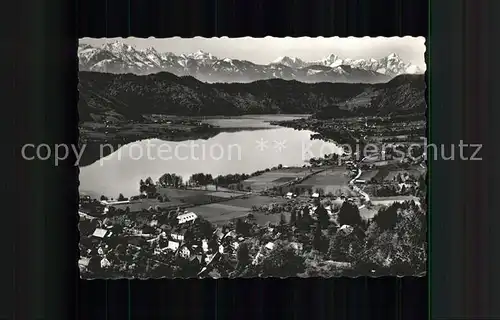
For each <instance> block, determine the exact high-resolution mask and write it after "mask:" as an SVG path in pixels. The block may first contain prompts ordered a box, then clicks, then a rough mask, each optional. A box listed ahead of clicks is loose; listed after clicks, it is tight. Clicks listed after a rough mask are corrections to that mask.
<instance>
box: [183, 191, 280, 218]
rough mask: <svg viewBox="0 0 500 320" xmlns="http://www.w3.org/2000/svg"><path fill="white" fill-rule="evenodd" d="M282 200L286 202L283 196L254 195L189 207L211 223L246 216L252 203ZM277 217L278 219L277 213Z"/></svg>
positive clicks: (278, 201)
mask: <svg viewBox="0 0 500 320" xmlns="http://www.w3.org/2000/svg"><path fill="white" fill-rule="evenodd" d="M283 202H286V200H285V199H283V198H273V197H265V196H254V197H249V198H246V199H233V200H229V201H225V202H223V203H211V204H206V205H201V206H197V207H193V208H191V211H193V212H194V213H196V214H198V215H199V216H201V217H203V218H204V219H206V220H208V221H210V222H212V223H215V224H224V223H226V222H227V221H230V220H232V219H236V218H240V217H244V216H246V215H247V214H248V213H250V211H251V210H252V206H254V205H255V206H257V207H258V206H261V205H265V204H270V203H283ZM254 215H255V214H254ZM259 215H260V214H259ZM256 218H257V216H256ZM269 219H271V220H273V219H272V218H262V217H261V218H259V219H257V220H258V221H265V222H267V221H268V220H269ZM277 219H278V221H279V215H278V218H277ZM269 221H270V220H269ZM265 222H264V223H265Z"/></svg>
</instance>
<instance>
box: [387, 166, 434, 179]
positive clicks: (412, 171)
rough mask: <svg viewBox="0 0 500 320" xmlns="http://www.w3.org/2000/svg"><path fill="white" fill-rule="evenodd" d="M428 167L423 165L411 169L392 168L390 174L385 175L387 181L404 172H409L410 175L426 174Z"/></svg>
mask: <svg viewBox="0 0 500 320" xmlns="http://www.w3.org/2000/svg"><path fill="white" fill-rule="evenodd" d="M425 171H426V169H425V168H422V167H421V166H412V167H411V168H409V169H400V170H391V171H390V172H389V173H388V175H387V176H386V177H385V180H386V181H392V180H393V179H394V177H396V176H397V175H398V174H400V173H401V174H404V173H406V172H407V173H408V174H409V175H410V176H414V177H416V178H417V177H419V176H421V175H423V174H425Z"/></svg>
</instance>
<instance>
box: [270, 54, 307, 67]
mask: <svg viewBox="0 0 500 320" xmlns="http://www.w3.org/2000/svg"><path fill="white" fill-rule="evenodd" d="M271 64H281V65H284V66H287V67H290V68H302V67H304V66H305V65H306V63H305V62H304V61H302V60H301V59H299V58H297V57H287V56H283V57H278V58H277V59H275V60H274V61H273V62H271Z"/></svg>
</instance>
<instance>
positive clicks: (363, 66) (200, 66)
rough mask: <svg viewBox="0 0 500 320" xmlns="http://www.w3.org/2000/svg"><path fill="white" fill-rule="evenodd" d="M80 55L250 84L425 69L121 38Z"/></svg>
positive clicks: (122, 66)
mask: <svg viewBox="0 0 500 320" xmlns="http://www.w3.org/2000/svg"><path fill="white" fill-rule="evenodd" d="M78 60H79V69H80V71H94V72H104V73H114V74H125V73H132V74H136V75H147V74H152V73H158V72H169V73H172V74H174V75H176V76H192V77H194V78H196V79H198V80H200V81H202V82H208V83H219V82H223V83H231V82H240V83H248V82H253V81H258V80H268V79H276V78H277V79H283V80H297V81H300V82H306V83H317V82H346V83H381V82H387V81H389V80H390V79H392V78H394V77H395V76H398V75H402V74H420V73H422V70H420V69H419V68H418V67H417V66H415V65H413V64H411V63H406V62H404V61H403V60H402V59H401V58H400V57H399V56H398V55H397V54H395V53H391V54H390V55H388V56H386V57H383V58H380V59H373V58H372V59H367V60H366V59H356V60H355V59H343V58H341V57H339V56H337V55H335V54H330V55H329V56H327V57H325V58H323V59H321V60H318V61H303V60H301V59H299V58H293V57H279V58H278V59H276V60H274V61H273V62H271V63H269V64H267V65H260V64H255V63H253V62H250V61H246V60H237V59H230V58H219V57H216V56H214V55H212V54H210V53H207V52H203V51H197V52H194V53H190V54H181V55H176V54H173V53H170V52H158V51H157V50H156V49H154V48H152V47H150V48H147V49H145V50H139V49H136V48H134V47H132V46H130V45H128V44H125V43H122V42H119V41H116V42H112V43H106V44H104V45H102V46H100V47H95V46H91V45H89V44H82V43H81V44H79V46H78Z"/></svg>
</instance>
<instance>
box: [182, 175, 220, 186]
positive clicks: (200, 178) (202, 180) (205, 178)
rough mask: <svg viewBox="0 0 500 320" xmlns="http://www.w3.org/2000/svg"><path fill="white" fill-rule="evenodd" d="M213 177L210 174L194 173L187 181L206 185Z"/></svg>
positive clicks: (212, 180)
mask: <svg viewBox="0 0 500 320" xmlns="http://www.w3.org/2000/svg"><path fill="white" fill-rule="evenodd" d="M213 182H214V179H213V177H212V175H211V174H205V173H195V174H193V175H192V176H191V177H189V181H188V183H189V184H190V185H195V186H207V185H209V184H212V183H213Z"/></svg>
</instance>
